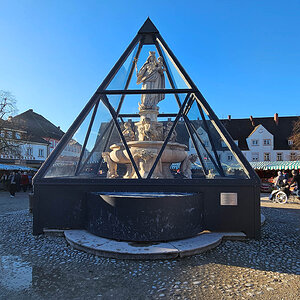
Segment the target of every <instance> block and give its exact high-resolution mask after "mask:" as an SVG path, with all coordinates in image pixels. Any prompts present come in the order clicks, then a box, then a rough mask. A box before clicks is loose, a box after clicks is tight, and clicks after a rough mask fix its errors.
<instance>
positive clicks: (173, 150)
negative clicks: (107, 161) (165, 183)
mask: <svg viewBox="0 0 300 300" xmlns="http://www.w3.org/2000/svg"><path fill="white" fill-rule="evenodd" d="M163 143H164V142H163V141H131V142H128V143H127V144H128V147H129V149H130V151H131V153H132V156H133V158H134V160H135V163H136V165H137V167H138V169H139V172H140V174H141V176H142V177H143V178H146V177H147V175H148V173H149V171H150V169H151V167H152V165H153V163H154V161H155V159H156V157H157V155H158V153H159V151H160V149H161V147H162V145H163ZM110 149H111V150H112V151H111V152H110V158H111V160H112V161H114V162H115V163H119V164H126V165H127V173H126V175H125V176H124V178H136V177H137V175H136V174H135V172H134V171H133V168H132V166H131V161H130V159H129V156H128V153H127V151H126V149H125V147H124V145H123V144H120V143H119V144H114V145H112V146H110ZM186 149H187V146H186V145H184V144H179V143H172V142H170V143H168V144H167V145H166V148H165V150H164V151H163V153H162V156H161V158H160V162H159V164H158V165H157V167H156V168H155V171H154V173H153V175H152V178H173V176H172V174H171V171H170V165H171V164H172V163H179V162H182V161H183V160H184V159H185V158H186V157H187V155H188V154H187V152H186Z"/></svg>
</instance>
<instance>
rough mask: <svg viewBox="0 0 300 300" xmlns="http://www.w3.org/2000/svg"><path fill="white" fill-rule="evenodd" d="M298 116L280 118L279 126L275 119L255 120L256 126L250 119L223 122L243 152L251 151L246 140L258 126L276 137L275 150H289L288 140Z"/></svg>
mask: <svg viewBox="0 0 300 300" xmlns="http://www.w3.org/2000/svg"><path fill="white" fill-rule="evenodd" d="M298 118H299V117H298V116H292V117H279V118H278V125H277V124H276V123H275V121H274V118H272V117H266V118H253V123H254V126H253V125H252V122H251V120H250V119H231V120H228V119H225V120H221V122H222V123H223V125H224V126H225V128H226V129H227V131H228V132H229V133H230V135H231V136H232V138H233V139H234V140H238V145H239V147H240V149H241V150H249V149H248V145H247V142H246V138H248V136H249V135H250V134H251V133H252V132H253V130H254V129H255V127H256V126H258V125H262V126H263V127H264V128H266V129H267V130H268V131H269V132H270V133H271V134H272V135H273V136H274V150H288V149H290V146H289V145H288V138H289V137H290V136H291V134H292V130H293V125H294V122H296V121H297V120H298Z"/></svg>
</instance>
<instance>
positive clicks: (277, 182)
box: [274, 171, 284, 188]
mask: <svg viewBox="0 0 300 300" xmlns="http://www.w3.org/2000/svg"><path fill="white" fill-rule="evenodd" d="M277 174H278V176H277V177H276V178H275V182H274V186H275V187H277V188H280V187H281V186H282V185H283V179H284V177H283V176H282V173H281V171H278V173H277Z"/></svg>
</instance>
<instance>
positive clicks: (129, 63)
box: [106, 44, 139, 104]
mask: <svg viewBox="0 0 300 300" xmlns="http://www.w3.org/2000/svg"><path fill="white" fill-rule="evenodd" d="M138 47H139V44H137V45H135V47H134V48H133V49H132V51H131V53H130V54H129V56H128V57H127V59H126V60H125V62H124V63H123V64H122V65H121V66H120V68H119V70H118V72H117V73H116V74H115V76H114V77H113V78H112V79H111V81H110V83H109V85H108V86H107V88H106V90H124V89H125V88H126V83H127V80H130V78H129V75H130V74H131V73H132V71H133V68H134V67H135V64H134V59H135V57H136V54H137V50H138ZM111 104H112V103H111Z"/></svg>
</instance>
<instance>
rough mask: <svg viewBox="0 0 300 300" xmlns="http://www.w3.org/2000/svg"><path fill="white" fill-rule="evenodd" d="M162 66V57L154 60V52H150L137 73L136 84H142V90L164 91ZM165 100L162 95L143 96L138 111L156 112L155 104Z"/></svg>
mask: <svg viewBox="0 0 300 300" xmlns="http://www.w3.org/2000/svg"><path fill="white" fill-rule="evenodd" d="M164 71H165V68H164V64H163V59H162V57H159V58H158V60H156V57H155V52H154V51H150V52H149V56H148V58H147V60H146V62H145V63H144V65H143V66H142V67H141V69H140V70H139V71H138V72H137V82H136V83H137V84H140V83H142V90H152V89H164V88H165V76H164ZM163 99H165V95H164V94H143V95H142V97H141V104H140V105H139V108H140V110H141V109H142V110H144V109H155V110H157V109H158V108H157V103H158V102H160V101H162V100H163Z"/></svg>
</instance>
